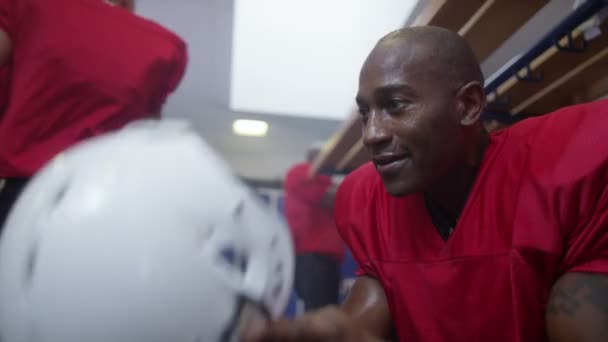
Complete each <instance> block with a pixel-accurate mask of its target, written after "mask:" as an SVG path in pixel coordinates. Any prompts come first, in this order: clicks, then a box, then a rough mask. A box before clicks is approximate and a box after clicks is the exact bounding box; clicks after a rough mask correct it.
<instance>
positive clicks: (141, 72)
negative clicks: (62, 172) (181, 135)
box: [0, 0, 187, 226]
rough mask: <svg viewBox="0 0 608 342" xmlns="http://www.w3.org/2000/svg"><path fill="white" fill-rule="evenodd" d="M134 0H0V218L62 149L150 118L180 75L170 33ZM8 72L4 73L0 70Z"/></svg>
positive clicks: (180, 46) (179, 46)
mask: <svg viewBox="0 0 608 342" xmlns="http://www.w3.org/2000/svg"><path fill="white" fill-rule="evenodd" d="M133 8H134V0H53V1H49V0H18V1H15V0H0V68H2V69H1V70H2V72H3V73H4V74H3V75H2V77H3V79H5V78H4V77H5V75H10V83H9V85H8V86H7V87H2V88H1V90H2V92H3V93H2V94H1V95H0V98H1V99H3V100H4V99H6V106H5V107H4V111H3V112H2V113H1V116H0V179H1V180H2V181H1V183H2V184H3V185H4V186H3V187H2V189H1V190H0V226H1V225H2V224H3V223H4V220H5V218H6V215H7V214H8V212H9V211H10V208H11V206H12V204H13V202H14V201H15V199H16V198H17V196H18V195H19V193H20V191H21V189H22V188H23V187H24V186H25V184H26V183H27V181H28V179H29V178H30V177H32V176H33V175H34V174H35V173H36V172H37V171H38V170H39V169H40V168H41V166H43V165H44V164H45V163H47V162H48V161H50V160H51V159H53V157H55V156H56V155H57V154H59V153H61V152H62V151H63V150H65V149H66V148H68V147H70V146H72V145H74V144H76V143H78V142H80V141H82V140H84V139H87V138H90V137H93V136H96V135H99V134H103V133H106V132H109V131H113V130H116V129H119V128H121V127H122V126H124V125H125V124H127V123H129V122H132V121H134V120H138V119H142V118H150V117H158V116H159V115H160V113H161V108H162V106H163V104H164V102H165V100H166V98H167V96H168V95H169V94H170V93H171V92H173V91H174V90H175V89H176V87H177V85H178V84H179V83H180V80H181V78H182V77H183V74H184V71H185V67H186V63H187V48H186V44H185V43H184V41H183V40H182V39H181V38H180V37H178V36H177V35H176V34H174V33H172V32H170V31H168V30H167V29H165V28H163V27H161V26H160V25H158V24H156V23H154V22H152V21H149V20H146V19H143V18H141V17H138V16H136V15H134V14H133V13H132V11H133ZM6 77H9V76H6Z"/></svg>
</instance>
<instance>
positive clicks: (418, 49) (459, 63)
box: [372, 26, 483, 85]
mask: <svg viewBox="0 0 608 342" xmlns="http://www.w3.org/2000/svg"><path fill="white" fill-rule="evenodd" d="M383 50H397V51H399V50H402V51H401V52H402V54H403V55H408V57H409V58H411V59H418V60H419V61H420V62H424V63H425V64H426V65H427V68H428V69H427V71H430V72H433V73H434V75H433V77H435V78H436V79H437V80H441V81H449V82H451V83H453V84H457V85H460V84H465V83H468V82H471V81H477V82H479V83H483V74H482V72H481V68H480V66H479V62H478V61H477V58H476V57H475V54H474V53H473V50H472V49H471V47H470V46H469V44H468V43H467V41H466V40H465V39H464V38H462V37H461V36H460V35H458V34H457V33H456V32H453V31H450V30H447V29H444V28H441V27H435V26H416V27H407V28H403V29H400V30H396V31H393V32H391V33H389V34H387V35H386V36H384V37H383V38H382V39H380V41H379V42H378V43H377V44H376V47H375V48H374V51H373V52H378V53H382V52H386V51H383ZM373 52H372V53H373Z"/></svg>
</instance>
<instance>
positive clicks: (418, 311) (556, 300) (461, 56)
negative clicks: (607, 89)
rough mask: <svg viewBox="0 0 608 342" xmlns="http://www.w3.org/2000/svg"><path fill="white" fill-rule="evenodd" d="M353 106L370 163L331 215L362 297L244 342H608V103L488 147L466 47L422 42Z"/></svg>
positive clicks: (396, 59)
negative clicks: (350, 254)
mask: <svg viewBox="0 0 608 342" xmlns="http://www.w3.org/2000/svg"><path fill="white" fill-rule="evenodd" d="M357 103H358V106H359V109H360V112H361V120H362V123H363V142H364V144H365V146H366V147H367V149H368V150H369V152H370V155H371V157H372V160H373V162H372V163H369V164H366V165H364V166H362V167H361V168H359V169H358V170H356V171H355V172H353V173H352V174H350V175H349V176H348V177H346V179H345V180H344V182H343V183H342V185H341V187H340V189H339V190H338V194H337V198H336V208H335V216H336V223H337V226H338V229H339V230H340V232H341V234H342V236H343V238H344V239H345V241H346V243H347V244H348V245H349V247H350V248H351V250H352V251H353V254H354V256H355V258H356V259H357V261H358V263H359V266H360V268H359V273H358V274H359V277H358V279H357V281H356V284H355V285H354V287H353V289H352V292H351V294H350V297H349V298H348V300H347V301H346V303H345V304H344V305H343V306H342V307H341V308H337V307H330V308H327V309H324V310H321V311H319V312H316V313H312V314H309V315H306V316H303V317H301V318H299V319H296V320H295V321H293V322H288V321H280V322H272V323H270V324H269V325H268V326H266V327H262V328H261V329H259V328H260V327H252V328H251V329H250V331H249V333H250V334H249V336H248V339H249V340H250V341H259V340H264V341H273V340H274V341H276V340H280V341H378V340H382V339H388V338H390V337H391V335H392V334H393V333H396V335H397V336H398V339H399V340H401V341H406V342H412V341H433V342H435V341H492V342H500V341H504V342H513V341H520V342H523V341H552V342H555V341H578V342H582V341H595V342H599V341H608V276H607V275H606V274H607V273H608V187H607V184H608V135H606V132H607V131H608V101H599V102H595V103H590V104H586V105H579V106H573V107H569V108H564V109H562V110H559V111H557V112H555V113H551V114H548V115H546V116H542V117H538V118H534V119H528V120H525V121H523V122H520V123H519V124H516V125H514V126H512V127H511V128H507V129H504V130H500V131H498V132H496V133H495V134H492V135H490V136H489V135H488V134H487V133H486V132H485V130H484V129H483V126H482V124H481V121H480V115H481V113H482V111H483V109H484V105H485V96H484V89H483V78H482V74H481V71H480V68H479V64H478V62H477V61H476V60H475V57H474V55H473V53H472V51H471V49H470V47H469V46H468V45H467V43H466V42H465V41H464V39H462V38H461V37H459V36H458V35H457V34H455V33H453V32H450V31H448V30H444V29H440V28H434V27H414V28H406V29H402V30H399V31H396V32H393V33H391V34H389V35H387V36H386V37H384V38H383V39H381V40H380V41H379V43H378V44H377V45H376V47H375V48H374V49H373V51H372V52H371V54H370V55H369V57H368V58H367V60H366V62H365V64H364V66H363V68H362V71H361V75H360V82H359V92H358V95H357Z"/></svg>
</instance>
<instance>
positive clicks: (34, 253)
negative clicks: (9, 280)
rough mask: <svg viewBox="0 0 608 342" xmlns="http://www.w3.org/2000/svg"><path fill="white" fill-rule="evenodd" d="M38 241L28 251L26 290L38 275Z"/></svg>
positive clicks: (24, 281)
mask: <svg viewBox="0 0 608 342" xmlns="http://www.w3.org/2000/svg"><path fill="white" fill-rule="evenodd" d="M38 248H39V242H38V239H36V240H34V241H33V242H32V244H31V246H30V247H29V249H28V251H27V256H26V258H25V267H24V274H23V285H24V287H25V288H30V287H31V286H32V284H33V279H34V275H35V274H36V266H37V264H38Z"/></svg>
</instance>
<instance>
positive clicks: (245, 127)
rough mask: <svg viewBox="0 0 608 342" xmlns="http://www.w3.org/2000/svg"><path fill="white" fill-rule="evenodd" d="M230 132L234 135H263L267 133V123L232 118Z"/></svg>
mask: <svg viewBox="0 0 608 342" xmlns="http://www.w3.org/2000/svg"><path fill="white" fill-rule="evenodd" d="M232 132H234V134H236V135H244V136H249V137H264V136H266V133H268V123H267V122H266V121H259V120H234V123H233V124H232Z"/></svg>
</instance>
